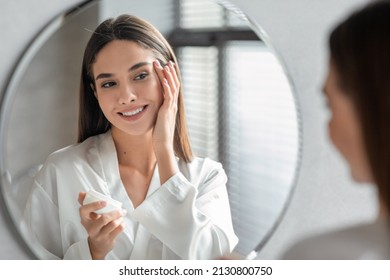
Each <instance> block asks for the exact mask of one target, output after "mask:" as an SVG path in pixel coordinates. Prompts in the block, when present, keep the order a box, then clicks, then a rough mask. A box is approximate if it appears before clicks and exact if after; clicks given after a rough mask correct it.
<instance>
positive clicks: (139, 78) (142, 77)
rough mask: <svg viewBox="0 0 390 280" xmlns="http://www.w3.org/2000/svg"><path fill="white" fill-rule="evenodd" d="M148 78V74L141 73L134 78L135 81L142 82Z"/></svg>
mask: <svg viewBox="0 0 390 280" xmlns="http://www.w3.org/2000/svg"><path fill="white" fill-rule="evenodd" d="M147 76H148V73H141V74H139V75H138V76H136V77H135V80H144V79H145V78H146V77H147Z"/></svg>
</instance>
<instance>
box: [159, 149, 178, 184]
mask: <svg viewBox="0 0 390 280" xmlns="http://www.w3.org/2000/svg"><path fill="white" fill-rule="evenodd" d="M155 155H156V159H157V164H158V172H159V175H160V183H161V185H162V184H164V183H165V182H166V181H168V180H169V178H171V177H172V176H173V175H175V174H176V173H177V172H179V167H178V165H177V161H176V157H175V152H174V150H173V148H172V147H159V148H158V149H155Z"/></svg>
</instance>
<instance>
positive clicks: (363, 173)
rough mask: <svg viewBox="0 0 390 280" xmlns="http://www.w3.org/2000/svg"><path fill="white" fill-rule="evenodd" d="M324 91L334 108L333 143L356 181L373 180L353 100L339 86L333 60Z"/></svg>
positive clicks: (328, 101) (329, 126) (331, 128)
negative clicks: (346, 162)
mask: <svg viewBox="0 0 390 280" xmlns="http://www.w3.org/2000/svg"><path fill="white" fill-rule="evenodd" d="M324 93H325V96H326V98H327V103H328V106H329V109H330V111H331V117H330V119H329V123H328V129H329V135H330V138H331V140H332V142H333V144H334V145H335V146H336V148H337V149H338V150H339V152H340V153H341V154H342V155H343V156H344V158H345V159H346V160H347V161H348V164H349V167H350V170H351V173H352V177H353V178H354V179H355V180H356V181H358V182H372V175H371V170H370V167H369V163H368V159H367V155H366V152H365V148H364V144H363V137H362V130H361V125H360V123H359V119H358V116H357V114H356V111H355V108H354V105H353V102H352V100H351V99H350V98H349V97H348V96H347V95H346V94H345V93H344V92H343V91H342V89H341V88H340V83H339V80H338V75H337V73H336V71H335V69H334V66H333V65H332V63H330V65H329V71H328V76H327V79H326V82H325V87H324Z"/></svg>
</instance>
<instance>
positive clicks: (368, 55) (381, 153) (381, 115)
mask: <svg viewBox="0 0 390 280" xmlns="http://www.w3.org/2000/svg"><path fill="white" fill-rule="evenodd" d="M329 46H330V56H331V63H333V65H334V67H335V69H336V71H337V73H338V76H339V77H340V82H341V86H342V87H343V91H344V92H345V93H346V94H347V95H348V96H349V97H350V98H351V100H352V101H353V103H354V105H355V108H356V111H357V114H358V117H359V118H360V123H361V125H362V131H363V139H364V144H365V148H366V152H367V155H368V160H369V164H370V167H371V171H372V174H373V177H374V180H375V184H376V185H377V187H378V192H379V196H380V199H381V200H382V201H383V202H384V204H385V206H386V208H387V211H388V213H390V124H389V121H390V1H378V2H373V3H370V4H368V5H367V6H365V7H364V8H362V9H360V10H358V11H356V12H355V13H353V14H352V15H351V16H350V17H349V18H348V19H346V20H345V21H344V22H342V23H341V24H340V25H338V26H337V27H336V28H335V29H334V30H333V32H332V33H331V36H330V40H329Z"/></svg>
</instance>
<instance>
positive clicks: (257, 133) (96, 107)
mask: <svg viewBox="0 0 390 280" xmlns="http://www.w3.org/2000/svg"><path fill="white" fill-rule="evenodd" d="M153 2H154V0H145V1H142V3H140V2H139V1H138V2H132V3H131V5H129V1H128V0H126V1H119V0H118V1H115V2H112V1H90V2H89V3H87V4H86V5H85V6H82V7H77V8H75V9H74V10H73V11H72V12H71V13H68V14H67V16H66V17H64V18H62V17H60V18H56V19H55V20H54V21H53V22H52V23H51V24H50V25H49V26H48V28H47V29H45V31H44V32H43V33H42V34H41V35H40V36H39V37H38V38H37V40H35V41H34V43H33V44H32V47H31V48H29V49H28V51H27V52H26V54H25V56H23V58H22V59H21V63H20V64H19V65H18V66H17V71H16V72H15V75H13V76H12V78H11V80H10V82H9V84H8V86H7V89H6V91H5V94H4V96H5V98H4V99H3V101H2V104H1V114H2V117H1V122H0V125H1V127H0V130H1V131H2V133H1V134H0V137H1V141H0V143H1V144H2V145H3V146H2V150H3V151H4V152H3V153H2V155H4V156H3V157H2V158H0V159H1V162H0V168H1V174H5V175H6V176H3V177H2V178H1V179H2V185H1V186H2V193H1V194H2V195H3V196H4V198H5V202H6V204H7V207H8V209H9V212H10V215H11V218H12V221H13V222H14V223H15V225H16V226H17V229H18V231H19V232H22V237H23V242H27V244H28V247H29V248H30V249H31V251H32V253H33V256H34V257H38V258H91V257H92V258H103V256H104V255H105V257H106V258H126V259H129V258H140V259H148V258H154V259H158V258H185V259H188V258H197V259H203V258H213V257H217V256H220V255H221V254H223V253H226V252H230V251H232V250H233V252H234V253H237V254H239V255H241V256H243V257H248V256H249V254H250V253H251V251H253V250H254V251H258V250H260V249H261V248H262V246H263V245H264V244H265V242H266V241H267V240H268V238H269V237H270V236H271V234H272V232H273V231H274V229H275V227H276V226H277V225H278V222H279V220H280V218H281V217H282V214H283V212H284V210H285V208H286V206H287V203H288V199H289V197H290V194H291V191H292V188H293V186H294V182H295V181H294V180H295V174H296V171H297V168H298V163H299V156H300V154H299V150H300V144H301V143H300V140H299V139H300V138H299V137H300V131H299V121H298V112H297V109H296V104H295V100H294V95H293V92H292V91H291V86H290V84H289V82H288V79H287V78H286V75H285V73H284V70H283V68H282V67H281V65H280V63H279V62H278V60H277V59H276V57H275V55H274V54H273V53H272V52H271V51H270V48H269V46H268V45H267V44H268V42H267V41H266V39H267V37H266V36H265V35H264V33H263V32H261V31H260V29H259V28H258V27H255V26H254V25H251V24H249V22H250V21H248V20H247V18H246V16H245V15H244V14H242V13H241V12H240V11H239V10H238V9H236V8H235V7H233V6H231V5H228V3H225V2H224V3H225V5H226V6H221V5H217V4H215V3H214V2H213V1H207V0H202V1H200V0H196V1H190V0H185V1H184V0H181V1H176V0H175V1H174V0H164V1H161V0H159V2H158V3H159V4H161V2H164V5H162V8H163V9H164V12H161V11H160V10H159V13H158V15H156V14H153V11H150V9H148V7H150V6H152V5H154V4H155V3H154V4H153ZM114 3H115V4H114ZM129 7H130V8H129ZM226 7H229V9H231V10H228V9H226ZM147 11H148V12H147ZM173 11H175V12H177V14H174V13H173ZM201 11H207V13H206V12H201ZM127 12H129V13H130V14H137V15H142V17H143V18H148V19H150V21H151V22H153V23H154V25H156V26H158V29H159V30H162V31H163V34H164V36H165V37H167V38H169V42H170V43H171V44H172V45H173V47H174V50H175V52H176V53H177V54H178V60H177V59H176V58H175V55H174V53H173V51H172V49H170V47H169V45H168V44H167V43H166V42H165V39H164V38H163V37H162V36H161V35H158V36H157V37H154V39H153V40H150V42H149V43H153V42H156V40H157V41H159V40H160V45H158V46H151V45H148V43H142V42H141V41H142V40H138V39H136V40H128V37H126V38H124V37H120V36H127V35H124V34H126V32H124V33H122V32H121V34H117V35H116V36H114V37H110V36H104V38H103V39H102V41H100V43H99V44H92V46H94V47H97V46H98V45H99V46H100V47H99V48H96V49H93V48H89V47H88V46H87V50H86V52H85V54H86V56H85V57H84V61H83V64H82V65H80V62H81V61H82V60H83V58H82V49H84V47H85V45H86V44H87V41H88V40H89V39H90V38H92V39H91V40H92V41H93V38H97V37H98V35H99V34H106V33H105V32H106V31H107V30H106V29H104V32H100V31H99V32H92V31H91V30H95V28H96V26H98V25H99V22H101V21H102V20H104V19H106V18H110V17H113V18H116V19H117V20H124V21H125V22H126V21H127V20H126V17H122V18H117V16H118V15H120V14H123V13H127ZM209 12H210V14H209ZM198 14H202V17H201V20H199V19H197V16H196V15H198ZM102 15H103V18H102V17H101V16H102ZM207 15H209V16H207ZM63 19H65V20H63ZM128 19H129V18H128ZM132 19H136V18H135V17H132ZM138 19H139V18H138ZM173 19H176V20H173ZM129 20H130V19H129ZM118 22H119V21H118ZM141 22H142V25H143V24H144V22H143V21H142V20H141ZM114 23H115V21H114V20H113V21H107V22H106V24H107V25H102V26H101V28H103V27H104V28H108V29H110V28H111V27H112V24H114ZM248 26H250V27H251V28H254V31H255V32H256V33H257V34H260V35H262V36H263V35H264V36H263V37H262V38H261V39H260V38H259V37H258V35H256V33H255V32H254V31H253V30H251V29H250V28H249V27H248ZM151 32H152V33H153V34H155V35H156V34H157V33H156V32H157V31H155V30H154V29H153V30H152V31H151ZM91 35H92V37H91ZM156 38H157V39H156ZM135 42H137V43H135ZM164 42H165V43H164ZM164 49H165V52H164V51H163V50H164ZM80 68H82V69H83V71H82V84H81V90H77V88H76V86H77V84H78V83H79V76H78V75H79V72H80V70H79V69H80ZM248 69H250V71H248ZM21 73H22V74H21ZM77 91H79V96H80V100H79V102H77V101H76V100H77V96H78V94H76V93H77ZM76 103H79V104H78V106H79V112H80V114H79V129H77V127H76V125H77V123H78V121H77V118H76V116H77V115H78V114H77V112H76ZM184 103H185V113H186V116H187V121H188V123H187V124H188V131H189V132H188V134H189V136H190V137H188V135H187V130H186V128H187V125H186V122H185V118H184ZM259 112H261V114H259ZM48 115H50V118H48V117H47V116H48ZM175 116H176V117H175ZM26 119H34V124H33V125H31V124H30V123H28V122H26V121H25V120H26ZM253 127H256V129H255V130H254V129H253ZM77 131H78V132H79V133H78V136H77V135H76V134H77ZM3 132H4V133H3ZM27 138H28V141H27V142H25V140H23V139H27ZM75 139H78V141H77V142H78V144H74V142H75ZM42 143H44V145H42ZM69 145H71V146H69ZM66 146H68V147H67V148H65V149H61V150H59V149H60V148H62V147H66ZM58 150H59V151H58ZM54 151H57V152H55V153H53V152H54ZM26 154H28V155H29V156H28V157H26V156H25V155H26ZM49 154H52V155H51V156H49ZM48 156H49V157H48ZM218 162H221V163H222V165H221V164H219V163H218ZM225 172H226V173H227V174H226V175H227V177H226V175H225ZM37 173H38V175H37ZM33 178H35V179H33ZM91 178H92V179H91ZM53 186H55V187H53ZM111 188H113V189H111ZM90 189H94V190H97V191H99V192H100V193H103V194H105V195H108V196H110V197H111V198H113V199H115V200H119V201H120V202H121V203H122V207H123V208H124V209H125V210H126V211H123V212H122V211H121V210H119V211H117V212H114V213H115V214H113V213H111V214H109V215H101V216H99V215H100V214H99V215H95V214H94V212H98V213H101V212H100V211H99V210H98V208H99V207H104V205H105V203H103V204H100V205H99V203H97V204H96V203H95V204H92V205H82V204H83V198H84V196H85V195H86V194H85V192H87V191H88V190H90ZM30 193H31V194H32V195H31V196H29V194H30ZM28 197H30V198H28ZM77 197H79V199H78V200H79V201H77ZM179 201H180V203H181V204H182V205H181V206H180V207H182V206H185V205H193V204H194V207H192V206H191V207H188V208H185V209H181V208H180V207H179V206H178V202H179ZM193 202H194V203H193ZM26 205H27V211H26V212H25V213H24V215H23V213H22V212H23V211H24V209H25V208H26ZM80 207H81V208H80ZM178 207H179V208H178ZM79 208H80V209H79ZM39 209H40V210H39ZM79 210H80V211H79ZM80 214H81V216H80ZM102 217H105V218H104V219H101V220H100V221H101V223H100V224H99V225H98V224H97V223H96V221H97V220H99V218H102ZM159 217H161V219H159ZM167 217H170V218H169V219H167ZM22 218H23V222H22V228H20V227H19V226H20V224H21V219H22ZM80 218H81V220H82V223H80ZM103 220H104V221H103ZM44 221H54V222H52V223H47V224H49V225H46V224H45V223H43V222H44ZM170 221H171V222H172V221H174V223H171V222H170ZM42 223H43V225H45V226H48V227H49V230H48V228H45V227H44V226H42ZM108 224H110V225H109V226H108V227H106V226H107V225H108ZM104 227H105V230H104V231H102V230H99V229H103V228H104ZM199 227H201V228H202V230H201V231H200V230H198V229H199ZM162 229H166V231H164V230H162ZM31 230H32V231H33V232H35V233H34V234H31ZM58 232H61V233H60V234H58ZM107 232H109V233H108V235H110V238H111V239H110V238H108V239H107V238H101V237H102V236H104V235H105V237H107ZM195 232H196V234H195ZM99 233H101V234H99ZM136 233H137V234H138V235H136ZM177 234H179V235H180V236H181V238H178V235H177ZM137 236H139V239H137ZM190 236H192V237H190ZM236 236H237V237H238V244H237V245H236V246H235V244H236V242H237V239H236ZM115 238H116V242H115V243H116V245H115V246H114V247H115V248H113V249H112V250H110V249H111V246H112V244H113V243H110V242H111V241H112V240H114V239H115ZM107 240H111V241H109V242H107ZM102 243H104V244H103V245H102ZM58 244H61V245H60V246H58ZM199 244H201V245H199ZM216 244H218V245H216ZM95 245H97V246H95ZM214 245H216V246H214ZM233 247H234V248H233ZM91 248H92V249H91ZM100 248H103V250H100ZM145 248H147V249H145ZM90 249H91V250H90ZM91 253H92V255H91Z"/></svg>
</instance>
